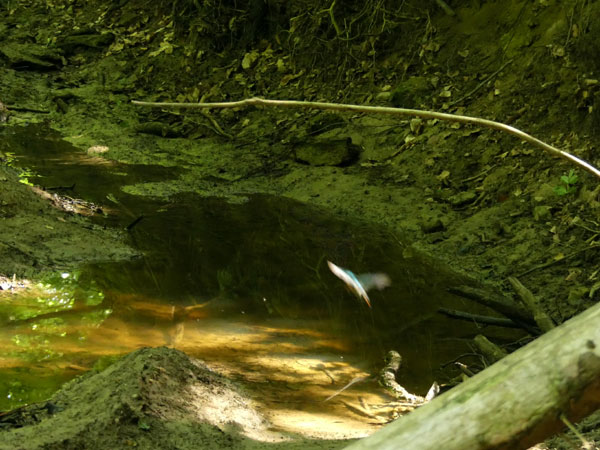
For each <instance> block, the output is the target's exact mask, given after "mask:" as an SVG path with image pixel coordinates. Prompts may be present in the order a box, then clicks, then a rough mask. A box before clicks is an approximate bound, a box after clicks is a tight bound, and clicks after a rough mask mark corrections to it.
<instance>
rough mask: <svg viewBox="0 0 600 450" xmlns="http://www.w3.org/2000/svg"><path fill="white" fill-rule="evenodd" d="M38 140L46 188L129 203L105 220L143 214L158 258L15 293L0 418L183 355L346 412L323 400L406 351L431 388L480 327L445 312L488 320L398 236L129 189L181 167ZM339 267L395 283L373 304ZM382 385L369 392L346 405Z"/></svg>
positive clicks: (369, 386)
mask: <svg viewBox="0 0 600 450" xmlns="http://www.w3.org/2000/svg"><path fill="white" fill-rule="evenodd" d="M29 136H30V139H25V137H24V136H15V137H13V141H12V144H11V145H12V147H11V148H12V151H13V152H14V153H15V154H16V156H18V159H17V161H18V164H21V165H23V166H26V167H29V168H31V169H32V170H33V171H35V172H37V173H38V174H40V175H43V178H37V180H38V181H39V180H42V181H43V183H39V184H42V185H44V186H50V185H52V186H72V185H73V184H74V185H75V186H76V189H75V190H74V192H71V193H70V194H69V195H72V196H78V197H81V198H83V199H85V200H89V201H94V202H100V203H103V202H105V201H106V198H107V195H109V196H110V197H111V198H113V199H116V200H117V201H118V203H114V205H116V206H115V211H116V212H115V214H114V215H109V216H107V217H103V218H96V219H94V220H96V221H97V222H99V223H105V224H106V225H107V226H119V227H125V226H126V225H127V224H131V222H132V220H133V219H134V218H139V217H143V218H142V219H141V220H140V221H139V222H138V223H137V224H136V225H135V226H133V227H132V228H131V229H130V230H129V240H130V243H131V245H133V246H135V247H136V248H138V249H139V250H141V251H142V252H143V255H144V256H143V257H141V258H138V259H136V260H133V261H129V262H124V263H110V264H96V265H90V266H86V267H81V268H79V269H78V270H76V271H65V272H63V273H57V274H55V275H54V276H53V277H51V278H50V279H48V280H45V281H44V282H42V283H40V284H38V285H37V286H36V287H35V289H33V290H30V291H28V293H26V294H23V295H21V296H14V295H13V296H10V298H9V299H8V300H7V298H8V297H3V298H0V318H2V326H1V328H0V410H2V409H10V408H13V407H16V406H18V405H20V404H23V403H26V402H32V401H36V400H40V399H43V398H47V397H48V395H49V394H51V393H52V392H53V391H54V390H55V389H57V388H58V387H59V386H60V385H61V384H62V383H64V382H65V381H66V380H68V379H70V378H72V377H74V376H76V375H78V374H81V373H83V372H85V371H87V370H89V369H91V368H92V366H93V365H94V364H96V363H97V361H98V360H99V359H100V360H101V361H106V360H110V358H111V357H112V356H114V355H120V354H123V353H126V352H129V351H132V350H134V349H136V348H139V347H142V346H160V345H168V346H173V347H176V348H178V349H181V350H183V351H185V352H186V353H188V354H189V355H191V356H195V357H198V358H201V359H203V360H205V361H206V362H207V363H209V364H212V366H213V367H215V368H218V369H219V370H221V371H222V372H225V373H226V374H227V375H229V376H230V377H232V378H234V379H239V380H241V381H244V382H248V383H254V384H255V385H256V386H260V388H257V392H259V394H258V395H260V396H261V397H262V398H263V399H264V400H265V401H267V400H269V399H270V400H269V401H270V404H269V405H270V406H269V408H274V407H276V406H277V407H279V408H281V409H294V410H297V411H301V410H302V411H305V412H306V413H307V414H309V413H315V414H317V413H323V412H324V411H327V410H330V411H334V410H335V408H338V407H339V403H338V404H337V406H336V405H334V404H333V403H334V402H331V403H332V405H331V406H330V405H329V404H328V405H327V406H325V404H324V403H323V402H322V400H324V399H325V398H327V397H328V396H329V395H331V393H333V392H335V391H336V390H337V389H340V388H341V387H342V386H344V385H345V384H346V383H348V382H349V381H350V380H352V379H353V378H355V377H360V376H366V375H369V374H375V373H376V372H377V371H378V370H379V369H380V368H381V367H382V365H383V357H384V355H385V354H386V353H387V352H388V351H389V350H392V349H394V350H397V351H398V352H400V353H401V354H402V355H403V360H404V366H403V369H402V370H401V373H400V377H399V381H400V383H401V384H403V385H404V386H405V387H406V388H408V389H409V390H411V391H414V392H415V393H419V394H424V393H425V392H426V391H427V388H428V387H429V386H430V385H431V383H432V381H433V380H434V379H438V380H439V379H440V377H441V376H442V375H441V372H440V369H441V368H442V366H443V365H444V364H446V363H448V362H450V361H452V360H453V359H455V358H456V357H457V356H459V355H460V354H463V353H465V352H469V351H470V349H469V339H470V338H472V337H473V336H474V335H475V334H477V333H478V332H479V331H480V330H478V328H477V327H476V326H475V325H474V324H469V323H466V322H459V321H455V320H450V319H447V318H445V317H444V316H441V315H438V314H436V310H437V308H438V307H441V306H443V307H446V308H455V309H466V310H471V311H473V305H471V304H466V303H465V302H464V301H463V300H461V299H459V298H456V297H453V296H452V295H450V294H448V293H447V288H448V287H449V286H454V285H460V284H466V283H471V281H470V280H466V279H464V278H463V277H461V276H458V275H456V274H455V273H453V272H452V271H451V270H449V269H448V268H446V267H444V266H442V265H441V264H439V263H436V262H435V261H432V260H430V259H428V258H425V257H423V256H422V255H419V254H418V253H417V252H416V251H414V250H413V249H412V248H411V246H410V245H409V244H408V243H406V242H403V241H402V240H401V239H399V237H397V236H395V235H394V234H392V233H389V232H387V231H385V230H383V229H380V228H378V227H373V226H367V225H364V224H359V223H349V222H346V221H343V220H340V219H338V218H336V217H334V216H332V215H331V214H328V213H327V212H325V211H323V210H320V209H317V208H314V207H311V206H309V205H305V204H302V203H299V202H296V201H293V200H289V199H285V198H276V197H269V196H264V195H248V196H247V199H248V200H247V201H246V202H245V203H241V204H228V203H226V202H225V201H224V200H223V199H218V198H206V197H200V196H198V195H194V194H181V195H177V196H173V197H171V198H169V199H168V200H164V199H149V198H142V197H136V196H132V195H128V194H125V193H124V192H122V191H121V190H120V188H121V186H123V185H125V184H126V183H133V182H138V181H149V180H152V179H161V178H164V179H168V178H170V177H174V176H176V173H177V171H175V170H173V169H167V168H160V167H146V166H131V167H130V166H124V165H115V164H108V163H106V164H100V163H98V164H86V163H82V157H83V155H82V153H81V152H79V151H78V150H76V149H74V148H73V147H71V146H70V145H69V144H67V143H65V142H63V141H61V140H59V139H57V138H56V137H54V138H53V139H52V144H51V145H50V144H48V140H47V138H46V137H44V136H43V135H39V136H38V137H36V138H31V136H32V133H29ZM85 158H87V157H83V160H84V162H85V160H86V159H85ZM33 181H34V182H37V181H36V179H33ZM328 260H330V261H333V262H335V263H336V264H338V265H340V266H343V267H347V268H349V269H351V270H353V271H354V272H357V273H360V272H375V271H382V272H385V273H387V274H388V275H389V276H390V278H391V280H392V285H391V287H389V288H387V289H385V290H383V291H380V292H379V291H376V292H374V293H373V294H372V295H371V301H372V308H369V307H368V306H367V305H366V303H364V302H362V301H360V300H358V299H357V298H355V297H354V296H353V295H352V294H351V293H350V292H348V291H347V290H346V289H345V288H344V286H343V284H342V282H341V281H340V280H339V279H338V278H336V277H335V276H334V275H333V274H332V273H331V272H330V271H329V270H328V268H327V264H326V262H327V261H328ZM501 333H502V332H501ZM446 375H447V374H446ZM379 391H380V389H379V388H378V387H377V385H376V383H375V382H370V383H369V382H367V383H364V384H362V385H360V386H357V387H352V388H351V389H349V390H348V392H346V393H345V394H344V395H343V396H340V397H341V398H349V397H344V396H350V397H352V396H354V398H356V396H360V395H362V396H366V395H369V394H373V393H377V392H379ZM346 413H348V411H346ZM332 414H333V413H332ZM348 414H350V413H348ZM309 422H310V421H309ZM334 422H335V420H333V419H332V423H334ZM282 426H283V425H282Z"/></svg>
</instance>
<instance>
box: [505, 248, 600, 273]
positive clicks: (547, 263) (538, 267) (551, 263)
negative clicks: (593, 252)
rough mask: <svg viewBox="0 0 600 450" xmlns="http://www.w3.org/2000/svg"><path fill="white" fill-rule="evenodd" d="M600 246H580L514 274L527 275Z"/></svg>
mask: <svg viewBox="0 0 600 450" xmlns="http://www.w3.org/2000/svg"><path fill="white" fill-rule="evenodd" d="M598 247H600V245H598V244H592V245H590V246H589V247H586V248H582V249H580V250H577V251H574V252H573V253H569V254H568V255H566V256H564V257H563V258H560V259H553V260H551V261H548V262H545V263H542V264H538V265H537V266H533V267H531V268H529V269H527V270H526V271H524V272H521V273H520V274H518V275H516V277H517V278H521V277H524V276H525V275H529V274H530V273H531V272H534V271H536V270H540V269H546V268H547V267H550V266H553V265H554V264H558V263H562V262H565V261H566V260H567V259H569V258H572V257H573V256H577V255H579V254H580V253H583V252H586V251H588V250H590V249H592V248H598Z"/></svg>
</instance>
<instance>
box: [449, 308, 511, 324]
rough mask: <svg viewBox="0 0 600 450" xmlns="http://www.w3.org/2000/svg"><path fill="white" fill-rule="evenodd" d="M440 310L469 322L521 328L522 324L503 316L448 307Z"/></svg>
mask: <svg viewBox="0 0 600 450" xmlns="http://www.w3.org/2000/svg"><path fill="white" fill-rule="evenodd" d="M438 312H439V313H440V314H443V315H445V316H448V317H452V318H454V319H460V320H467V321H469V322H475V323H480V324H486V325H494V326H497V327H506V328H521V325H519V324H517V323H515V322H514V321H513V320H511V319H505V318H503V317H491V316H482V315H480V314H471V313H467V312H464V311H458V310H455V309H447V308H438Z"/></svg>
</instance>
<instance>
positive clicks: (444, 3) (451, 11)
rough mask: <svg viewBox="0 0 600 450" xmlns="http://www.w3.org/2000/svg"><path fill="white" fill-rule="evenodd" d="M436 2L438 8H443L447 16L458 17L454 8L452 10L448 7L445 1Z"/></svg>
mask: <svg viewBox="0 0 600 450" xmlns="http://www.w3.org/2000/svg"><path fill="white" fill-rule="evenodd" d="M435 2H436V3H437V4H438V6H439V7H440V8H442V9H443V10H444V12H445V13H446V14H448V15H449V16H454V15H456V13H455V12H454V10H453V9H452V8H450V5H448V3H446V2H445V1H444V0H435Z"/></svg>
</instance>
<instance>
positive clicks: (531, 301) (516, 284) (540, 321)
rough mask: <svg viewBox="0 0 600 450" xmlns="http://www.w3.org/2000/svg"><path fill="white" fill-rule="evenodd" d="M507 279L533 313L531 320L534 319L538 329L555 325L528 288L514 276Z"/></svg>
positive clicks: (548, 329)
mask: <svg viewBox="0 0 600 450" xmlns="http://www.w3.org/2000/svg"><path fill="white" fill-rule="evenodd" d="M508 281H509V282H510V284H511V285H512V287H513V289H514V290H515V292H516V293H517V295H518V296H519V298H520V299H521V300H522V301H523V303H524V304H525V306H526V307H527V309H529V310H530V311H531V313H532V314H533V320H535V323H536V324H537V325H538V327H540V330H542V331H544V332H546V331H550V330H551V329H552V328H554V327H555V326H556V325H554V322H553V321H552V319H551V318H550V316H549V315H548V314H547V313H546V311H544V310H543V309H542V308H540V305H539V304H538V301H537V299H536V298H535V296H534V295H533V293H532V292H531V291H530V290H529V289H527V288H526V287H525V286H524V285H523V284H522V283H521V282H520V281H519V280H518V279H516V278H515V277H508Z"/></svg>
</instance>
